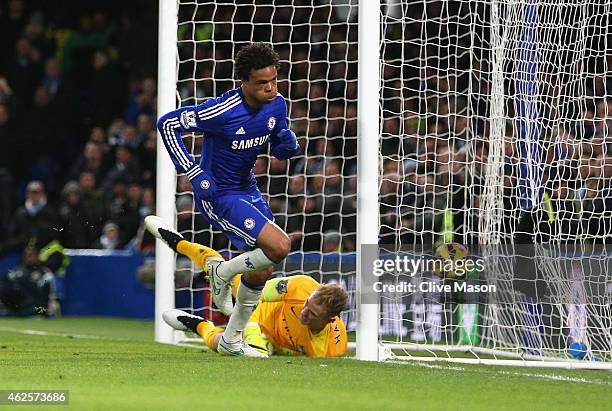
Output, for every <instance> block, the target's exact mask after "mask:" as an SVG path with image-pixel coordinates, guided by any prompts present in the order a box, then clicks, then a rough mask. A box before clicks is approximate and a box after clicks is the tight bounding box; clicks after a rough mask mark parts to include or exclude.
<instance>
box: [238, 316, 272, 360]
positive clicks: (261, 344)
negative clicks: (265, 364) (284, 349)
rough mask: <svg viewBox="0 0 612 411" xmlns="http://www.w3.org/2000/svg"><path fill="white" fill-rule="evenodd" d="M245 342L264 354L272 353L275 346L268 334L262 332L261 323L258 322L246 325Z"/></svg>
mask: <svg viewBox="0 0 612 411" xmlns="http://www.w3.org/2000/svg"><path fill="white" fill-rule="evenodd" d="M242 334H243V336H244V342H246V343H247V344H249V345H250V346H251V347H253V348H255V349H256V350H257V351H259V352H260V353H262V354H266V355H272V353H273V348H272V344H271V343H270V341H268V339H267V338H266V336H265V335H264V334H263V333H262V332H261V328H259V324H257V323H252V322H251V323H247V325H246V327H245V328H244V331H243V333H242Z"/></svg>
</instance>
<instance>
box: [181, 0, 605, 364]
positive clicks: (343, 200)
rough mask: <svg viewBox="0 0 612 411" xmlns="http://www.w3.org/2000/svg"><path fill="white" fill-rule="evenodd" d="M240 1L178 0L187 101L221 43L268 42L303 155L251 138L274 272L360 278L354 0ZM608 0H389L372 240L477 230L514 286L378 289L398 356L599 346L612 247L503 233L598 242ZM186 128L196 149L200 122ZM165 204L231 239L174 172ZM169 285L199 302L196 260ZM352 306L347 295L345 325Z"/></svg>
mask: <svg viewBox="0 0 612 411" xmlns="http://www.w3.org/2000/svg"><path fill="white" fill-rule="evenodd" d="M250 3H251V4H247V2H239V1H197V2H194V1H183V0H181V1H179V46H178V47H179V60H180V61H179V77H178V79H177V91H178V96H179V100H180V105H188V104H195V103H198V102H201V101H203V100H205V99H206V98H209V97H212V96H216V95H219V94H220V93H222V92H224V91H226V90H228V89H230V88H232V87H235V86H236V85H237V82H236V81H235V80H234V78H233V74H232V71H233V60H232V58H233V55H234V54H235V52H236V51H237V50H238V49H239V48H240V47H241V46H242V45H243V44H245V43H247V42H250V41H266V42H270V43H272V44H273V45H274V47H275V49H276V50H277V51H278V52H279V54H280V55H281V70H280V72H279V74H280V81H279V89H280V92H281V93H282V94H283V95H284V96H285V97H286V98H287V100H288V101H289V118H290V125H291V128H292V129H293V130H294V131H295V132H296V134H297V135H298V136H299V137H300V138H301V140H300V142H301V144H302V145H303V147H304V149H305V152H306V153H307V155H306V157H304V158H300V159H297V160H292V161H291V162H281V161H277V160H274V159H271V158H270V157H269V156H262V157H261V158H260V160H259V161H258V163H257V164H256V167H255V172H256V175H257V178H258V183H259V187H260V188H261V189H262V192H264V193H265V194H266V195H267V196H268V197H269V199H270V204H271V206H272V208H273V211H274V214H275V216H276V219H277V222H278V223H279V225H280V226H281V227H282V228H283V229H286V230H287V232H288V233H294V234H293V235H292V237H293V238H294V242H293V246H294V250H295V252H296V253H295V254H292V255H291V256H290V257H289V258H288V259H287V260H286V262H284V263H283V265H282V266H281V267H279V270H278V271H277V273H279V274H283V275H291V274H297V273H306V274H310V275H312V276H314V277H315V278H316V279H318V280H320V281H325V282H328V281H339V282H341V283H343V284H344V285H345V286H346V287H347V288H348V289H349V291H351V296H354V293H353V290H354V283H355V280H354V273H355V255H354V253H353V251H354V249H355V209H356V204H355V203H356V198H355V187H356V175H355V170H356V164H355V163H356V158H355V151H356V138H357V130H356V127H357V126H356V124H357V123H356V115H357V114H356V113H357V110H356V108H357V100H356V99H357V79H356V73H357V27H358V22H357V6H356V4H357V1H353V0H329V1H324V0H320V1H311V0H294V1H289V0H286V1H253V2H250ZM611 3H612V2H611V1H610V0H600V1H579V0H558V1H557V0H550V1H538V2H536V1H533V0H522V1H511V0H503V1H496V0H487V1H478V0H477V1H474V0H457V1H426V0H388V1H383V7H382V8H381V16H380V17H381V34H382V41H381V62H380V63H381V75H382V78H381V85H382V89H381V115H382V118H381V130H382V134H381V152H380V153H379V159H381V160H382V162H381V164H382V170H381V176H380V181H379V183H380V198H379V201H380V211H381V221H380V227H381V231H380V242H381V243H382V244H393V245H396V246H400V245H401V246H408V247H413V248H414V247H426V248H427V247H429V248H431V247H432V246H433V245H434V244H438V243H440V242H445V241H446V242H448V241H454V242H458V243H462V244H480V245H481V248H480V249H479V251H478V253H479V255H480V256H482V257H483V258H486V261H487V264H488V265H487V267H488V269H489V271H490V272H493V273H496V274H494V275H489V278H488V281H489V282H490V283H491V284H495V285H498V286H499V287H500V288H501V289H502V290H506V292H505V293H502V294H500V297H499V298H498V300H497V302H498V304H487V305H484V304H479V305H475V304H456V303H454V302H448V301H447V300H445V298H446V296H444V295H440V294H439V293H438V294H437V295H435V293H433V294H431V295H428V294H427V293H413V294H396V293H394V294H390V293H386V294H383V295H381V321H380V334H381V336H382V337H381V339H382V340H383V341H384V342H386V343H391V344H393V346H394V347H395V348H397V349H398V350H399V351H395V353H396V354H399V353H403V354H405V356H407V357H410V358H414V353H413V349H420V350H422V349H425V350H427V351H429V353H430V355H431V357H433V358H449V357H454V356H455V355H457V354H455V353H456V352H461V351H469V356H471V357H476V358H477V359H478V360H482V359H483V358H486V357H487V355H485V354H488V355H491V356H493V357H496V358H503V357H506V356H509V357H513V356H514V357H521V358H527V359H542V358H561V359H563V360H566V359H567V358H570V357H568V351H567V347H568V346H569V345H570V344H571V343H572V342H580V343H581V344H582V346H583V347H585V355H584V357H585V359H586V360H594V359H595V358H597V359H600V360H606V359H607V360H609V359H610V348H611V345H612V342H611V338H610V329H611V327H612V324H611V320H610V316H611V313H610V291H609V290H608V291H606V287H607V286H608V285H607V284H609V283H610V275H609V274H607V273H608V272H611V270H610V268H612V267H611V266H610V260H609V259H608V258H606V257H605V256H606V250H605V249H600V250H593V249H591V250H587V251H584V252H583V254H580V255H579V256H578V257H576V256H575V255H574V254H573V253H570V254H571V256H570V257H567V258H565V259H562V258H559V256H560V255H563V250H559V249H554V248H553V249H552V250H551V249H550V248H549V249H543V248H539V247H531V248H530V249H529V251H528V252H527V253H526V254H527V256H525V255H524V254H525V252H524V250H522V251H521V252H520V253H519V252H516V250H515V249H514V248H512V249H508V248H503V247H501V248H500V246H498V245H499V244H505V245H508V244H510V245H512V244H517V243H532V242H533V241H534V240H535V241H537V242H544V243H552V244H558V243H562V242H571V243H578V244H580V245H585V244H599V245H603V246H606V245H607V244H609V242H610V239H609V238H610V235H611V233H612V217H611V213H612V212H611V210H612V203H611V201H612V200H611V199H610V196H609V189H610V177H611V176H612V159H611V158H610V156H609V155H608V150H607V145H608V144H609V143H610V140H609V137H608V125H609V124H612V114H610V113H612V101H611V100H610V94H611V93H610V91H611V90H610V89H611V88H612V82H611V81H609V80H610V79H609V78H608V77H609V75H610V73H609V67H610V65H609V63H610V58H611V55H612V53H611V52H610V48H609V45H608V40H609V38H610V36H609V30H608V27H609V23H610V6H611ZM372 64H378V63H377V62H374V61H372ZM362 81H367V79H363V80H362ZM186 142H187V143H188V144H187V146H188V147H190V148H191V150H192V152H193V153H195V154H199V152H200V146H201V136H193V137H191V138H187V139H186ZM372 161H376V159H375V158H374V157H373V158H372ZM529 209H531V210H532V211H531V212H530V213H527V212H526V211H527V210H529ZM177 213H178V222H179V224H178V226H179V229H180V231H181V232H182V233H183V234H185V235H186V236H187V237H188V238H190V239H193V240H195V241H198V242H200V243H203V244H208V245H212V246H213V247H214V248H216V249H218V250H220V251H222V252H227V251H228V250H229V246H228V244H227V243H226V241H225V240H224V237H223V236H222V235H221V234H219V233H212V232H211V231H210V229H209V227H208V225H207V224H206V223H205V222H204V221H203V220H202V219H201V217H200V216H198V215H197V213H195V212H194V206H193V202H192V198H191V190H190V186H189V183H188V181H187V180H186V179H185V178H184V177H179V184H178V189H177ZM372 223H373V224H374V223H375V222H372ZM338 234H340V236H338ZM337 251H340V253H337ZM181 264H183V263H182V262H179V263H178V266H179V267H180V266H181ZM523 264H526V266H528V267H529V270H527V271H528V274H530V275H532V277H529V276H527V277H528V279H529V281H527V283H528V284H530V285H531V286H533V285H535V284H537V281H535V280H534V278H536V277H537V278H538V279H539V280H543V281H544V282H548V283H549V284H548V289H549V292H548V294H547V295H546V298H543V297H542V298H539V297H540V296H539V295H537V293H536V296H535V298H533V297H532V296H528V291H524V290H521V289H518V288H517V289H515V283H514V282H515V281H516V279H517V278H519V277H520V276H521V275H522V274H523V273H522V271H521V269H519V268H518V267H523ZM533 276H536V277H533ZM399 280H400V279H399V278H398V279H396V281H399ZM414 281H416V280H414ZM433 281H434V282H436V281H437V282H438V283H440V281H439V280H433ZM177 284H178V287H177V291H178V292H177V307H178V308H184V309H191V310H193V311H194V312H196V313H202V312H203V311H205V314H206V315H207V316H208V315H210V314H211V311H207V310H206V309H207V308H209V305H208V304H209V303H208V301H207V300H204V299H203V295H204V292H205V290H206V284H204V283H194V281H193V267H192V266H191V265H189V264H187V266H186V267H185V268H184V269H182V270H179V275H177ZM608 287H609V286H608ZM606 292H607V294H606ZM212 313H213V314H214V312H212ZM354 318H355V317H354V309H352V310H351V311H349V312H348V313H347V314H346V317H345V319H346V320H347V325H348V326H349V328H350V329H352V328H353V327H354ZM215 320H218V318H215ZM483 353H484V354H483ZM578 354H580V352H578ZM419 355H421V354H419ZM461 355H462V356H463V354H461Z"/></svg>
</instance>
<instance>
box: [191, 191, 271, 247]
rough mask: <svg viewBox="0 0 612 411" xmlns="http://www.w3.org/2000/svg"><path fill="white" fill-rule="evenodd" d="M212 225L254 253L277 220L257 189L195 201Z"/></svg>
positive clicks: (235, 244)
mask: <svg viewBox="0 0 612 411" xmlns="http://www.w3.org/2000/svg"><path fill="white" fill-rule="evenodd" d="M195 203H196V204H197V206H198V209H199V210H200V213H202V215H203V216H204V218H205V219H206V220H208V222H209V223H210V225H211V226H212V227H213V228H214V229H216V230H219V231H222V232H223V233H224V234H225V235H226V236H227V238H229V240H230V241H231V242H232V245H234V246H235V247H237V248H238V249H241V250H246V251H249V250H252V249H253V248H255V241H256V240H257V236H258V235H259V233H260V231H261V229H262V228H263V227H264V225H266V223H267V222H268V221H274V216H273V215H272V210H270V206H269V205H268V202H267V201H266V200H265V199H264V198H263V196H262V195H261V192H260V191H259V189H258V188H257V187H254V188H252V189H250V190H248V191H245V192H244V193H240V194H234V193H232V194H221V195H219V196H218V197H217V198H215V199H214V200H212V201H203V200H201V199H199V198H198V199H197V201H196V202H195Z"/></svg>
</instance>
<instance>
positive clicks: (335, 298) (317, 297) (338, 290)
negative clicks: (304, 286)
mask: <svg viewBox="0 0 612 411" xmlns="http://www.w3.org/2000/svg"><path fill="white" fill-rule="evenodd" d="M312 298H313V300H314V302H315V303H316V304H320V305H323V306H325V307H327V314H328V315H329V316H330V317H335V316H337V315H339V314H340V312H342V311H344V310H346V309H347V302H348V294H347V293H346V291H345V290H344V288H342V287H340V286H338V285H336V284H322V285H320V286H319V288H317V290H316V292H315V293H314V295H313V296H312Z"/></svg>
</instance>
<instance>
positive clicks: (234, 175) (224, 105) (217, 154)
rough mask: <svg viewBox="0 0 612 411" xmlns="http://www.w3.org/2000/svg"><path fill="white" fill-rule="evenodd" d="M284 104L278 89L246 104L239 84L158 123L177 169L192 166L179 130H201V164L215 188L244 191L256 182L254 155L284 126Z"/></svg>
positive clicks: (272, 140)
mask: <svg viewBox="0 0 612 411" xmlns="http://www.w3.org/2000/svg"><path fill="white" fill-rule="evenodd" d="M286 117H287V104H286V102H285V99H284V97H283V96H282V95H280V94H278V95H277V97H276V99H274V100H273V101H272V102H271V103H268V104H265V105H264V106H263V107H261V108H260V109H255V108H252V107H250V106H249V105H248V104H247V102H246V100H245V98H244V95H243V93H242V89H241V88H240V87H238V88H235V89H233V90H230V91H228V92H226V93H224V94H223V95H221V96H219V97H217V98H214V99H210V100H208V101H206V102H204V103H202V104H199V105H197V106H189V107H182V108H180V109H177V110H175V111H172V112H170V113H168V114H166V115H164V116H163V117H162V118H160V120H159V122H158V128H159V131H160V133H161V136H162V140H163V142H164V145H165V146H166V149H167V150H168V153H169V154H170V158H171V159H172V162H173V163H174V165H175V167H176V168H177V170H179V171H180V172H184V173H187V175H188V176H189V172H190V170H192V168H193V167H194V160H193V157H192V156H191V155H190V154H189V152H188V151H187V150H186V148H185V145H184V144H183V141H182V138H181V136H180V133H181V132H185V131H195V132H203V134H204V144H203V145H202V156H201V158H200V167H201V168H202V169H203V170H204V171H206V172H207V173H208V174H209V175H210V176H211V177H212V178H213V179H214V181H215V183H216V185H217V190H218V192H223V193H231V192H241V191H245V190H248V189H250V188H252V187H254V186H255V185H256V180H255V176H254V175H253V171H252V170H253V166H254V165H255V161H256V160H257V156H258V155H259V154H261V153H262V152H264V151H266V150H267V147H268V144H269V143H270V142H272V143H274V142H275V139H276V138H277V137H276V136H277V134H278V132H279V131H281V130H283V129H286V128H287V119H286Z"/></svg>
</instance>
